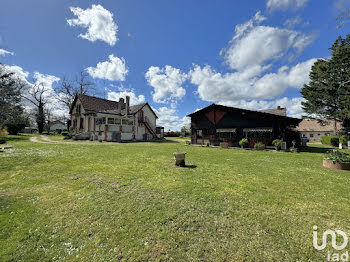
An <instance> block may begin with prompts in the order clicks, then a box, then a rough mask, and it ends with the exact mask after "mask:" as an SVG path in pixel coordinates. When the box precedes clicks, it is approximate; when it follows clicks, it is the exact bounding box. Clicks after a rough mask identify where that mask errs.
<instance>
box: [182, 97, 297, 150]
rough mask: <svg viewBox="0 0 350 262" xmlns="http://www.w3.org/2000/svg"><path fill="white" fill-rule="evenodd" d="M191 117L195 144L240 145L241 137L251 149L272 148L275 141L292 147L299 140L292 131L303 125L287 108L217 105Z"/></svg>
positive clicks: (192, 138)
mask: <svg viewBox="0 0 350 262" xmlns="http://www.w3.org/2000/svg"><path fill="white" fill-rule="evenodd" d="M188 117H191V134H192V136H191V143H192V144H207V143H210V144H211V145H219V144H220V142H227V143H228V144H229V146H238V145H239V144H238V143H239V141H240V140H241V139H242V138H248V140H249V142H250V147H253V146H254V144H255V143H257V142H262V143H264V144H265V145H267V146H268V145H271V142H272V140H274V139H276V138H279V139H283V140H284V141H287V142H288V144H290V143H291V140H294V137H297V134H295V131H293V129H294V128H295V127H296V126H298V124H299V123H300V122H301V119H298V118H292V117H287V116H286V110H285V108H280V107H278V108H277V109H274V110H262V111H252V110H247V109H240V108H234V107H227V106H222V105H216V104H212V105H210V106H208V107H205V108H203V109H201V110H198V111H196V112H194V113H192V114H189V115H188ZM293 133H294V135H293Z"/></svg>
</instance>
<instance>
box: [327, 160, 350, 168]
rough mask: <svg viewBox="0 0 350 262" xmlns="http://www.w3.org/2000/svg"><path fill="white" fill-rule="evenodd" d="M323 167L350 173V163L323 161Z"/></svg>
mask: <svg viewBox="0 0 350 262" xmlns="http://www.w3.org/2000/svg"><path fill="white" fill-rule="evenodd" d="M323 166H324V167H325V168H330V169H334V170H347V171H350V162H335V163H333V161H332V160H329V159H323Z"/></svg>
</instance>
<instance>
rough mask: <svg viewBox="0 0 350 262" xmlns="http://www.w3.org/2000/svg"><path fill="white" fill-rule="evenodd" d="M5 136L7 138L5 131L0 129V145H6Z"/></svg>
mask: <svg viewBox="0 0 350 262" xmlns="http://www.w3.org/2000/svg"><path fill="white" fill-rule="evenodd" d="M6 136H8V132H7V131H6V129H0V144H5V143H6V139H5V137H6Z"/></svg>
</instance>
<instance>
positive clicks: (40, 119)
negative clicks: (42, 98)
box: [36, 103, 45, 134]
mask: <svg viewBox="0 0 350 262" xmlns="http://www.w3.org/2000/svg"><path fill="white" fill-rule="evenodd" d="M36 123H37V125H38V131H39V134H42V133H43V131H44V125H45V114H44V105H43V104H42V103H39V106H38V114H37V117H36Z"/></svg>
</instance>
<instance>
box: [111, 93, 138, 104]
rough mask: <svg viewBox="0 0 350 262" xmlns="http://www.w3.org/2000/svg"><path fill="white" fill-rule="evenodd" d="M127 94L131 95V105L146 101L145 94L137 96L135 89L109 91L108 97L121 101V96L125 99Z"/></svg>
mask: <svg viewBox="0 0 350 262" xmlns="http://www.w3.org/2000/svg"><path fill="white" fill-rule="evenodd" d="M126 96H130V105H137V104H141V103H144V102H145V96H144V95H138V96H137V95H136V94H135V92H134V91H133V90H131V91H121V92H113V91H111V92H108V99H109V100H113V101H119V99H120V98H121V97H122V98H124V99H125V97H126Z"/></svg>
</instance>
